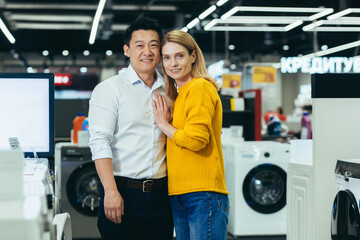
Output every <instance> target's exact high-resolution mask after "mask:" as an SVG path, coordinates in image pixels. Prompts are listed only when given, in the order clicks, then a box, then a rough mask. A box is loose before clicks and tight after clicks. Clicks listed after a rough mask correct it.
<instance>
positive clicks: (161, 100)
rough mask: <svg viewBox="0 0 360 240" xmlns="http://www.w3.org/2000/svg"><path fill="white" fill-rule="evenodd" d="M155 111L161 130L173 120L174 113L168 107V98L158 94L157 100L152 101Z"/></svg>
mask: <svg viewBox="0 0 360 240" xmlns="http://www.w3.org/2000/svg"><path fill="white" fill-rule="evenodd" d="M152 106H153V110H154V118H155V122H156V125H157V126H158V127H159V128H160V129H161V126H164V125H167V124H168V123H169V122H171V120H172V114H173V111H172V109H171V108H170V107H168V106H167V103H166V98H165V96H163V95H162V94H160V93H158V94H156V96H155V99H154V100H152Z"/></svg>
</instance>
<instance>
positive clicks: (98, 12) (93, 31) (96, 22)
mask: <svg viewBox="0 0 360 240" xmlns="http://www.w3.org/2000/svg"><path fill="white" fill-rule="evenodd" d="M105 3H106V0H100V1H99V6H98V8H97V10H96V13H95V17H94V21H93V25H92V28H91V32H90V37H89V44H91V45H92V44H94V42H95V38H96V33H97V29H98V27H99V21H100V17H101V14H102V12H103V10H104V7H105Z"/></svg>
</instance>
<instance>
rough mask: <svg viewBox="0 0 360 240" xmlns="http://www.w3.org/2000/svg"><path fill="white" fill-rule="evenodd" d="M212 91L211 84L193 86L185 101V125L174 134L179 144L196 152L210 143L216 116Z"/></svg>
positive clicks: (175, 140)
mask: <svg viewBox="0 0 360 240" xmlns="http://www.w3.org/2000/svg"><path fill="white" fill-rule="evenodd" d="M210 87H212V86H210ZM211 92H212V91H211V89H210V88H209V85H202V86H201V88H194V87H193V88H191V90H190V91H189V93H188V95H187V97H186V101H185V103H184V104H185V114H186V120H185V125H184V127H183V128H182V129H178V130H176V131H175V133H174V135H173V139H174V142H175V144H176V145H177V146H179V147H184V148H187V149H189V150H191V151H194V152H196V151H199V150H201V149H203V148H205V147H206V145H207V144H209V138H210V134H211V129H212V119H213V116H214V105H213V104H214V103H213V100H212V98H211V94H212V93H211ZM216 94H217V93H216Z"/></svg>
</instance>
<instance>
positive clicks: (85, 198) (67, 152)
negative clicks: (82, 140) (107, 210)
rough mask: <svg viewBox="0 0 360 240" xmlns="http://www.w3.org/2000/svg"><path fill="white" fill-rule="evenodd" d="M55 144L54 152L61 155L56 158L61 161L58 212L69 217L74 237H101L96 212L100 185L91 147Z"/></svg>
mask: <svg viewBox="0 0 360 240" xmlns="http://www.w3.org/2000/svg"><path fill="white" fill-rule="evenodd" d="M58 144H59V143H58ZM58 144H57V146H59V147H56V151H60V153H56V154H55V155H56V156H60V162H61V194H60V196H61V197H60V206H61V212H68V213H69V214H70V217H71V225H72V236H73V237H74V238H86V239H89V238H100V233H99V231H98V228H97V213H98V208H99V200H100V186H101V182H100V179H99V177H98V175H97V172H96V169H95V164H94V162H93V161H92V160H91V152H90V148H89V147H79V146H77V145H71V144H70V145H68V144H59V145H58ZM60 146H61V147H60ZM57 162H58V163H59V161H57Z"/></svg>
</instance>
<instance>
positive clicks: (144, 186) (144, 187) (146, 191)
mask: <svg viewBox="0 0 360 240" xmlns="http://www.w3.org/2000/svg"><path fill="white" fill-rule="evenodd" d="M146 183H154V181H153V180H150V179H148V180H145V181H143V187H142V191H143V192H144V193H149V192H150V191H148V190H146Z"/></svg>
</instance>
